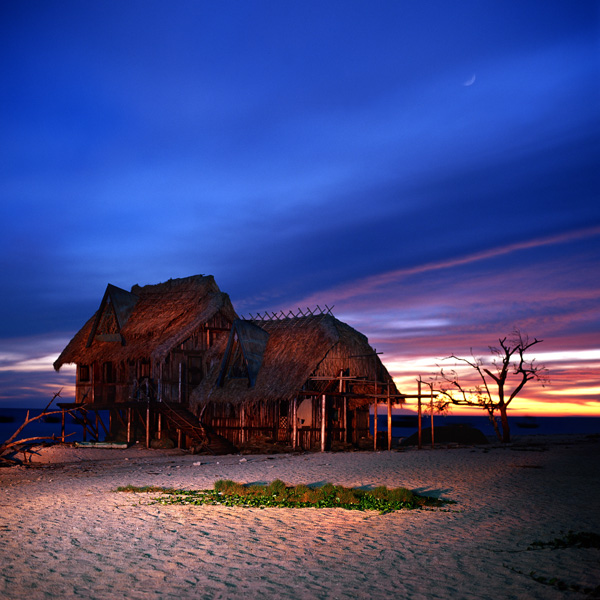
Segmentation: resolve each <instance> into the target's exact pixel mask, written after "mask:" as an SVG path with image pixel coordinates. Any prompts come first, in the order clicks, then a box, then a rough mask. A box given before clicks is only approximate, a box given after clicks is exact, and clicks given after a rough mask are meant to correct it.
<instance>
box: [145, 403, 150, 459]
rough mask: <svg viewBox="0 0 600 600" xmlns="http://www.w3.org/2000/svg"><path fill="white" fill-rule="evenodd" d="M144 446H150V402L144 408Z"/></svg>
mask: <svg viewBox="0 0 600 600" xmlns="http://www.w3.org/2000/svg"><path fill="white" fill-rule="evenodd" d="M146 448H150V403H149V402H148V406H147V408H146Z"/></svg>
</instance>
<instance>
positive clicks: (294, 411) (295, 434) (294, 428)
mask: <svg viewBox="0 0 600 600" xmlns="http://www.w3.org/2000/svg"><path fill="white" fill-rule="evenodd" d="M297 444H298V398H297V397H296V398H294V400H293V401H292V448H293V449H294V450H295V449H296V445H297Z"/></svg>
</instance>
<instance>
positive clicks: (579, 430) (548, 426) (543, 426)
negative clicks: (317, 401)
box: [371, 413, 600, 438]
mask: <svg viewBox="0 0 600 600" xmlns="http://www.w3.org/2000/svg"><path fill="white" fill-rule="evenodd" d="M373 421H374V419H373V415H371V431H373ZM508 424H509V427H510V434H511V437H514V436H520V435H556V434H580V435H592V434H595V433H597V434H600V417H519V416H512V417H511V416H510V413H509V415H508ZM444 425H470V426H471V427H475V428H477V429H479V430H480V431H481V432H483V433H484V434H485V435H487V436H495V435H496V434H495V433H494V428H493V426H492V424H491V423H490V420H489V419H488V417H487V416H485V415H482V416H458V415H447V416H443V415H434V417H433V426H434V428H435V427H441V426H444ZM422 426H423V428H425V427H430V426H431V417H429V416H426V417H423V421H422ZM377 428H378V431H387V414H384V415H381V414H378V415H377ZM417 430H418V422H417V416H416V415H415V416H412V415H394V416H393V417H392V436H393V437H395V438H396V437H398V438H405V437H408V436H410V435H412V434H413V433H415V432H416V431H417Z"/></svg>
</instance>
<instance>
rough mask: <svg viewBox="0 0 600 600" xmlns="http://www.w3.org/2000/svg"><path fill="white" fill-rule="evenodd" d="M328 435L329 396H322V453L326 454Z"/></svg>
mask: <svg viewBox="0 0 600 600" xmlns="http://www.w3.org/2000/svg"><path fill="white" fill-rule="evenodd" d="M326 433H327V396H326V395H325V394H323V395H322V396H321V452H325V435H326Z"/></svg>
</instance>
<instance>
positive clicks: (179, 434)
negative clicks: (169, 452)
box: [177, 429, 183, 448]
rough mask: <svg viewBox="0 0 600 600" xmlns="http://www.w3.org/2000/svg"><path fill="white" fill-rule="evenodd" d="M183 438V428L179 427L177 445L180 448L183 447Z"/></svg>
mask: <svg viewBox="0 0 600 600" xmlns="http://www.w3.org/2000/svg"><path fill="white" fill-rule="evenodd" d="M182 438H183V434H182V432H181V429H178V430H177V447H178V448H181V442H182V441H183V440H182Z"/></svg>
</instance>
